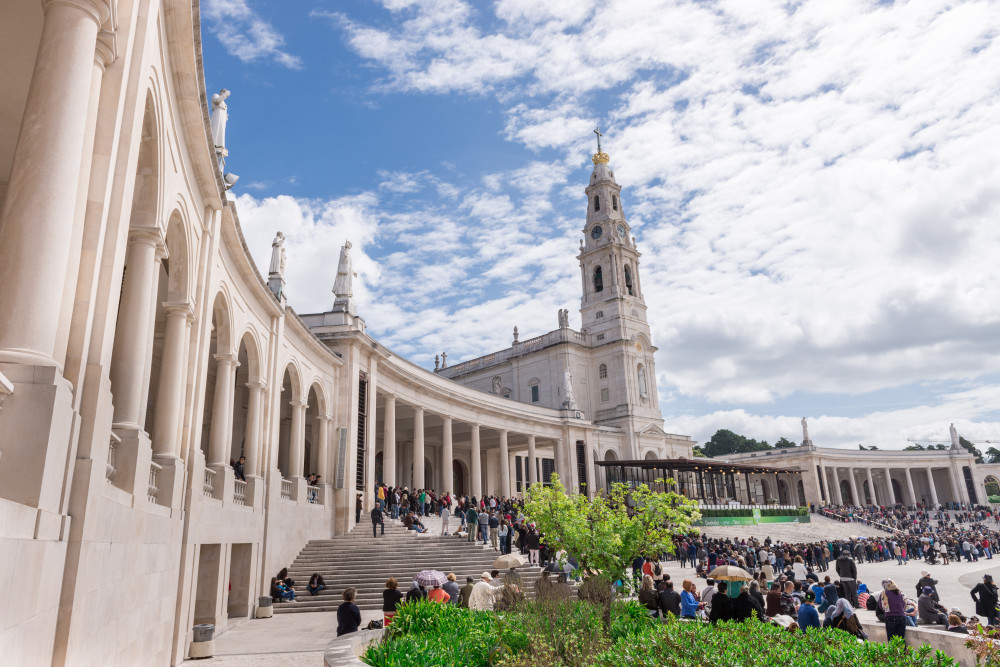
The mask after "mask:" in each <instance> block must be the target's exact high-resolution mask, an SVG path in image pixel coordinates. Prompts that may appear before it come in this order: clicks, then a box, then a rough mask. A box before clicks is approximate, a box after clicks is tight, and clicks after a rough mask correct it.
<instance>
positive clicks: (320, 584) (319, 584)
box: [306, 572, 326, 595]
mask: <svg viewBox="0 0 1000 667" xmlns="http://www.w3.org/2000/svg"><path fill="white" fill-rule="evenodd" d="M306 588H307V589H308V590H309V595H319V592H320V591H322V590H326V582H325V581H323V575H322V574H320V573H319V572H313V573H312V576H311V577H309V584H308V585H306Z"/></svg>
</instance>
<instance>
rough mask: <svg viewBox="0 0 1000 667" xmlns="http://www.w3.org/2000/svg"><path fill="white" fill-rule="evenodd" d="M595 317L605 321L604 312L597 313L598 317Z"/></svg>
mask: <svg viewBox="0 0 1000 667" xmlns="http://www.w3.org/2000/svg"><path fill="white" fill-rule="evenodd" d="M594 317H596V318H597V319H599V320H603V319H604V311H603V310H599V311H597V315H595V316H594Z"/></svg>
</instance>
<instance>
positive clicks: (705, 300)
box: [201, 0, 1000, 449]
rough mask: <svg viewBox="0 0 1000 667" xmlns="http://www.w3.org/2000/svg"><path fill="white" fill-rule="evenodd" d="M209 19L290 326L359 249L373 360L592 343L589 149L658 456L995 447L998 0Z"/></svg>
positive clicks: (567, 1)
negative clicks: (645, 331)
mask: <svg viewBox="0 0 1000 667" xmlns="http://www.w3.org/2000/svg"><path fill="white" fill-rule="evenodd" d="M201 11H202V33H203V34H202V38H203V42H204V45H203V48H204V63H205V76H206V85H207V87H208V89H209V91H216V90H218V89H220V88H223V87H225V88H227V89H229V90H230V91H232V96H231V97H230V98H229V99H228V100H227V104H228V107H229V123H228V126H227V131H226V146H227V148H228V150H229V159H228V163H227V170H228V171H231V172H233V173H235V174H238V175H239V176H240V180H239V182H238V183H237V185H236V187H235V188H234V189H233V192H234V194H235V195H236V199H237V212H238V215H239V219H240V221H241V224H242V226H243V231H244V234H245V236H246V239H247V243H248V245H249V247H250V248H251V251H252V253H253V255H254V259H255V261H256V262H257V265H258V267H261V266H263V267H265V268H266V266H267V264H268V258H269V256H270V244H271V239H272V238H273V237H274V233H275V232H276V231H277V230H279V229H280V230H282V231H283V232H284V234H285V236H286V238H287V240H286V244H285V247H286V249H287V253H288V267H287V270H286V279H287V288H286V294H287V295H288V298H289V303H290V305H291V306H292V307H293V308H294V309H295V310H296V311H297V312H299V313H309V312H319V311H323V310H328V309H329V308H330V306H331V305H332V302H333V295H332V293H331V291H330V290H331V288H332V285H333V281H334V277H335V273H336V266H337V257H338V254H339V249H340V247H341V245H343V243H344V242H345V241H346V240H350V241H351V243H352V244H353V250H352V255H353V258H354V266H355V270H356V271H358V273H359V277H358V279H357V280H356V281H355V299H356V301H357V303H358V307H359V312H360V314H361V315H362V316H363V317H364V318H365V320H366V323H367V326H368V331H369V333H371V334H372V335H374V336H375V337H376V338H377V339H379V340H380V342H381V343H382V344H384V345H386V346H387V347H389V348H390V349H392V350H393V351H394V352H395V353H397V354H400V355H402V356H405V357H407V358H409V359H410V360H412V361H414V362H416V363H418V364H421V365H423V366H424V367H426V368H433V364H434V356H435V355H436V354H439V353H441V352H447V353H448V359H449V362H450V363H457V362H459V361H461V360H464V359H470V358H474V357H476V356H479V355H482V354H486V353H489V352H492V351H495V350H497V349H502V348H505V347H508V346H509V345H510V343H511V340H512V335H511V332H512V329H513V327H514V325H517V326H518V328H519V330H520V334H521V337H522V339H525V338H529V337H532V336H536V335H540V334H542V333H545V332H546V331H550V330H552V329H554V328H556V326H557V311H558V310H559V309H561V308H567V309H569V311H570V325H571V326H572V327H573V328H579V327H580V315H579V306H580V296H581V294H580V289H581V278H580V273H579V271H580V269H579V265H578V263H577V260H576V259H575V256H576V254H577V249H578V244H579V239H580V238H581V237H582V229H583V225H584V221H585V216H586V197H585V196H584V193H583V190H584V187H585V186H586V184H587V180H588V178H589V174H590V170H591V168H592V164H591V162H590V156H591V155H592V154H593V153H594V152H595V150H596V146H595V136H594V134H593V130H594V128H595V127H596V126H598V125H599V126H600V128H601V131H602V132H603V133H604V138H603V143H602V146H603V148H604V150H605V151H606V152H608V153H609V154H610V156H611V165H612V167H613V168H614V170H615V175H616V178H617V180H618V182H619V183H620V184H621V185H622V186H623V188H624V189H623V191H622V206H623V211H624V213H625V215H626V217H627V219H628V221H629V224H630V225H631V227H632V229H633V233H634V234H635V235H636V236H637V237H638V243H639V248H640V250H641V252H642V253H643V255H642V259H641V262H640V267H639V270H640V272H641V280H642V284H643V290H644V293H645V298H646V302H647V305H648V318H649V322H650V326H651V328H652V334H653V341H654V344H655V345H657V346H658V348H659V352H658V353H657V355H656V375H657V377H656V380H657V386H658V388H659V396H660V408H661V410H662V412H663V416H664V419H665V428H666V430H667V431H668V432H671V433H681V434H688V435H691V436H692V437H693V438H695V440H697V441H700V442H703V441H705V440H707V439H708V438H709V437H710V436H711V434H712V433H714V432H715V431H716V430H717V429H720V428H728V429H731V430H733V431H736V432H737V433H741V434H743V435H746V436H747V437H753V438H757V439H761V440H767V441H769V442H774V441H775V440H777V439H778V438H780V437H787V438H789V439H791V440H793V441H799V440H801V426H800V424H799V420H800V418H801V417H803V416H805V417H807V418H808V420H809V431H810V436H811V438H812V439H813V441H814V442H816V444H817V445H819V446H828V447H849V448H856V447H857V445H858V444H865V445H873V444H874V445H877V446H879V447H880V448H883V449H899V448H902V447H904V446H906V445H907V444H909V442H908V441H909V440H911V439H913V440H921V441H923V442H928V441H935V440H947V439H948V424H949V423H951V422H954V423H955V425H956V427H957V429H958V430H959V432H960V433H961V434H962V435H963V436H964V437H966V438H968V439H969V440H973V441H984V440H990V441H992V442H994V443H996V442H1000V123H998V121H1000V7H998V5H997V3H996V2H993V1H992V0H990V1H987V0H980V1H977V0H966V1H960V0H959V1H952V2H948V1H945V0H911V1H902V0H900V1H896V2H893V1H891V0H883V1H875V0H837V1H836V2H830V0H804V1H798V2H797V1H794V0H786V1H783V2H772V1H769V0H718V1H712V0H704V1H690V0H600V1H597V0H593V1H592V0H546V2H537V1H530V2H529V1H528V0H495V1H494V2H463V1H462V0H419V1H417V0H293V1H289V0H284V1H280V2H279V1H278V0H202V5H201ZM979 446H980V448H981V449H985V448H987V447H989V446H991V444H986V443H981V444H980V445H979ZM998 447H1000V445H998Z"/></svg>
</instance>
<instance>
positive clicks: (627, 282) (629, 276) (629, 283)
mask: <svg viewBox="0 0 1000 667" xmlns="http://www.w3.org/2000/svg"><path fill="white" fill-rule="evenodd" d="M625 288H626V289H627V290H628V295H629V296H633V294H632V270H631V269H630V268H629V267H628V264H626V265H625Z"/></svg>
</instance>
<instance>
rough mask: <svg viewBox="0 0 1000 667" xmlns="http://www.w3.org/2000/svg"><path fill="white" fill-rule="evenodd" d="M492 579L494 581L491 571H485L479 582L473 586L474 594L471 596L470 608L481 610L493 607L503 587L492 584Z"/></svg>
mask: <svg viewBox="0 0 1000 667" xmlns="http://www.w3.org/2000/svg"><path fill="white" fill-rule="evenodd" d="M491 581H493V576H492V575H491V574H490V573H489V572H483V574H482V575H481V576H480V578H479V582H477V583H476V585H475V586H473V587H472V594H471V595H470V596H469V609H478V610H480V611H487V610H492V609H493V603H494V601H495V600H496V599H497V597H498V596H499V595H500V593H501V592H503V588H499V587H496V586H493V585H491V584H490V582H491Z"/></svg>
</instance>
